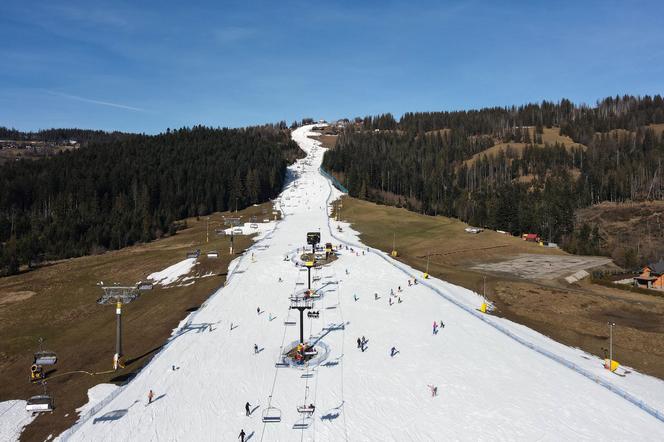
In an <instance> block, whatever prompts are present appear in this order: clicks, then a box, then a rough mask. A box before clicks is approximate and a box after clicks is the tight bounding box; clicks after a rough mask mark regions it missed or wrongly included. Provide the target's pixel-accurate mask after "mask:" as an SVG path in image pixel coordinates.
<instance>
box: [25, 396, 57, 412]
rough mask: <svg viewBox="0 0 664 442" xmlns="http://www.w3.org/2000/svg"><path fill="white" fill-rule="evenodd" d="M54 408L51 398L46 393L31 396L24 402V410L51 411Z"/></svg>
mask: <svg viewBox="0 0 664 442" xmlns="http://www.w3.org/2000/svg"><path fill="white" fill-rule="evenodd" d="M54 408H55V406H54V405H53V398H52V397H51V396H49V395H47V394H40V395H37V396H32V397H31V398H30V399H28V402H27V403H26V404H25V411H30V412H32V413H46V412H49V413H52V412H53V409H54Z"/></svg>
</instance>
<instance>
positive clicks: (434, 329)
mask: <svg viewBox="0 0 664 442" xmlns="http://www.w3.org/2000/svg"><path fill="white" fill-rule="evenodd" d="M436 333H438V323H437V322H436V321H433V334H434V335H435V334H436Z"/></svg>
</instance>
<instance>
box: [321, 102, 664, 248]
mask: <svg viewBox="0 0 664 442" xmlns="http://www.w3.org/2000/svg"><path fill="white" fill-rule="evenodd" d="M661 123H664V100H663V99H662V97H661V96H659V95H656V96H654V97H650V96H645V97H632V96H624V97H613V98H607V99H604V100H602V101H600V102H598V103H597V105H596V106H594V107H588V106H579V105H575V104H573V103H571V102H570V101H569V100H561V101H560V102H558V103H552V102H543V103H540V104H528V105H524V106H520V107H510V108H488V109H481V110H476V111H461V112H426V113H407V114H404V115H403V117H402V118H401V119H400V120H399V121H396V120H395V119H394V118H393V117H392V116H391V115H390V114H384V115H379V116H376V117H366V118H364V119H358V120H356V124H355V125H351V126H349V127H348V128H347V129H345V130H344V131H343V132H342V133H341V134H340V136H339V138H338V140H337V144H336V147H335V148H334V149H333V150H331V151H329V152H327V153H326V155H325V158H324V162H323V166H324V167H325V168H326V169H328V170H329V171H331V172H332V173H334V174H336V175H337V177H339V178H340V179H341V181H342V183H343V184H344V185H346V187H348V189H349V190H350V193H351V195H352V196H355V197H359V198H363V199H368V200H372V201H377V202H382V203H387V204H395V205H399V206H403V207H407V208H409V209H411V210H416V211H421V212H422V213H425V214H431V215H436V214H440V215H446V216H452V217H456V218H460V219H462V220H463V221H466V222H468V223H470V224H472V225H476V226H484V227H488V228H492V229H501V230H505V231H508V232H510V233H512V234H521V233H524V232H535V233H539V234H540V235H541V236H542V237H543V238H545V239H547V240H549V241H562V242H564V243H565V245H566V246H567V247H568V249H572V251H575V252H580V253H597V252H598V251H599V250H598V249H599V243H600V238H597V237H595V236H593V235H596V232H591V233H588V229H587V228H586V229H582V230H583V233H582V235H583V237H582V238H579V237H578V232H576V231H574V211H575V209H577V208H580V207H586V206H589V205H591V204H594V203H599V202H602V201H615V202H621V201H627V200H633V201H638V200H643V199H662V198H663V196H664V193H663V192H664V186H663V185H662V184H663V183H662V180H661V174H662V172H664V171H662V170H661V166H662V164H661V160H662V154H663V153H664V138H663V135H662V130H661V129H662V127H661V126H656V125H658V124H661ZM546 132H549V133H550V132H555V133H556V134H557V135H558V134H559V135H560V136H561V137H562V136H568V137H570V138H571V139H572V140H573V142H574V143H572V145H563V144H562V143H558V142H556V143H547V142H544V141H543V139H542V138H543V135H544V134H545V133H546ZM498 143H501V146H503V147H504V148H501V149H500V150H498V151H497V153H495V154H489V155H486V154H484V153H482V152H484V151H486V150H487V149H489V148H491V147H492V146H494V145H496V144H498ZM577 143H579V144H577ZM568 144H569V143H568ZM512 145H514V146H515V147H516V146H519V147H520V148H519V149H516V148H512Z"/></svg>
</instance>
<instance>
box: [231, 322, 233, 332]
mask: <svg viewBox="0 0 664 442" xmlns="http://www.w3.org/2000/svg"><path fill="white" fill-rule="evenodd" d="M231 331H233V323H232V322H231Z"/></svg>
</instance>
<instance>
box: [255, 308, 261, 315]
mask: <svg viewBox="0 0 664 442" xmlns="http://www.w3.org/2000/svg"><path fill="white" fill-rule="evenodd" d="M256 314H259V315H260V314H261V308H260V307H256Z"/></svg>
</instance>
